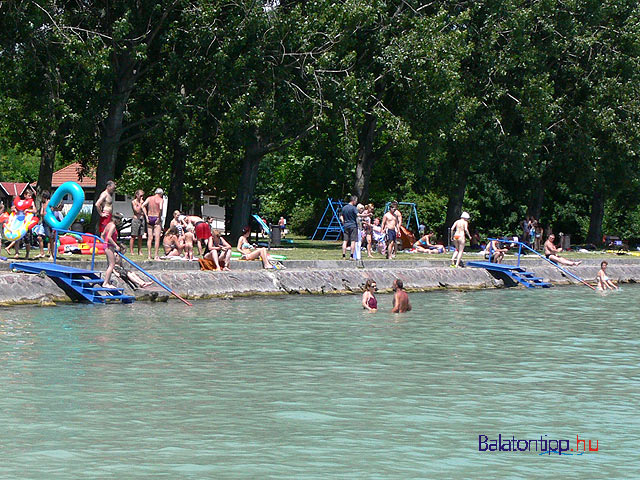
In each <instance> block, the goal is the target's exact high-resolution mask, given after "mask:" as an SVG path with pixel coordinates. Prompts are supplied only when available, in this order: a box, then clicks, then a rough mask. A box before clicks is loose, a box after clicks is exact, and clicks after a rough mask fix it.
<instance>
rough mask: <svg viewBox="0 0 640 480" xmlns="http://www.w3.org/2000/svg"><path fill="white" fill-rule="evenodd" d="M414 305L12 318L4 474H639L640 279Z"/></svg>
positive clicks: (4, 373) (20, 312) (142, 307)
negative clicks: (555, 448) (525, 447)
mask: <svg viewBox="0 0 640 480" xmlns="http://www.w3.org/2000/svg"><path fill="white" fill-rule="evenodd" d="M411 300H412V303H413V306H414V310H413V312H411V313H408V314H405V315H392V314H389V313H387V311H388V310H389V309H390V301H391V299H390V297H389V296H380V297H379V303H380V306H381V308H382V309H383V310H385V311H384V312H380V313H378V314H375V315H372V314H366V313H364V312H363V311H362V309H361V307H360V306H359V297H355V296H345V297H338V296H325V297H310V296H309V297H307V296H287V297H277V298H252V299H234V300H213V301H202V302H197V303H196V305H195V306H194V307H193V308H188V307H186V306H183V305H182V304H180V303H177V302H175V303H169V304H145V303H138V304H134V305H130V306H119V305H118V306H115V305H114V306H98V307H94V306H84V305H70V306H61V307H54V308H13V309H3V310H0V385H1V386H2V398H1V399H0V431H2V440H0V453H1V454H2V461H1V462H0V477H1V478H47V479H49V478H140V477H148V478H172V479H175V478H194V479H196V478H300V479H312V478H313V479H316V478H317V479H320V478H384V479H387V478H397V479H408V478H523V479H528V478H549V477H551V476H553V475H557V476H563V477H564V476H572V477H573V476H575V477H578V476H579V477H581V478H637V475H638V472H639V471H640V460H639V458H640V455H638V449H637V448H636V447H637V446H638V445H639V443H638V442H639V441H640V415H639V413H638V412H639V411H640V408H639V407H640V390H639V388H638V387H639V382H640V353H639V346H640V341H639V340H638V336H639V333H640V327H639V326H638V317H639V313H640V301H639V300H640V288H634V287H625V288H624V290H623V291H621V292H616V293H614V294H610V295H606V296H603V295H601V294H596V293H593V292H591V291H589V290H587V289H586V288H553V289H550V290H540V291H525V290H516V289H510V290H491V291H474V292H436V293H425V294H412V295H411ZM481 434H484V435H488V436H489V437H490V438H491V439H494V438H496V437H497V436H498V434H503V435H508V436H509V437H511V436H512V435H515V436H516V437H517V438H520V439H532V438H540V436H541V435H548V437H547V438H551V439H571V440H572V442H573V441H574V440H575V437H576V434H578V435H580V438H586V439H587V440H588V439H591V440H592V445H593V446H595V440H598V442H599V443H598V449H599V450H598V452H593V453H588V454H585V455H581V456H575V455H574V456H558V455H553V456H548V455H542V456H540V455H537V454H536V453H532V452H526V453H512V452H499V453H498V452H493V453H489V452H479V451H478V435H481ZM571 447H573V443H572V445H571Z"/></svg>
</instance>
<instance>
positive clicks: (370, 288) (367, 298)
mask: <svg viewBox="0 0 640 480" xmlns="http://www.w3.org/2000/svg"><path fill="white" fill-rule="evenodd" d="M376 290H377V285H376V282H375V281H374V280H371V279H370V278H367V283H365V284H364V293H363V294H362V308H364V309H365V310H368V311H369V312H372V313H375V312H377V311H378V300H376V296H375V292H376Z"/></svg>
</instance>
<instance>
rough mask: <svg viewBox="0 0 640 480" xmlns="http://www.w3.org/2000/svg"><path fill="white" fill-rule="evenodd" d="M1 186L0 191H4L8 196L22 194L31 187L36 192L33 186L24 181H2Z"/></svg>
mask: <svg viewBox="0 0 640 480" xmlns="http://www.w3.org/2000/svg"><path fill="white" fill-rule="evenodd" d="M0 188H2V192H0V193H3V194H4V196H6V197H15V196H20V195H22V194H23V193H24V191H25V190H26V189H27V188H31V190H33V191H34V192H35V190H34V189H33V187H32V186H30V185H29V184H28V183H22V182H0Z"/></svg>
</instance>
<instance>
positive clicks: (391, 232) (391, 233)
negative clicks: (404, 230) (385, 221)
mask: <svg viewBox="0 0 640 480" xmlns="http://www.w3.org/2000/svg"><path fill="white" fill-rule="evenodd" d="M387 241H388V242H395V241H396V231H395V230H387Z"/></svg>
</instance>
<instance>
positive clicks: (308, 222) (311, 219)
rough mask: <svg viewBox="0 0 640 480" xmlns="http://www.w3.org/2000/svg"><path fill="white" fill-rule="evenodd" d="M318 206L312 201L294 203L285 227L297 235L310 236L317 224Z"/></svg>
mask: <svg viewBox="0 0 640 480" xmlns="http://www.w3.org/2000/svg"><path fill="white" fill-rule="evenodd" d="M318 211H319V208H318V207H317V205H315V204H314V203H313V202H303V203H300V204H298V205H296V206H295V207H294V208H293V210H291V214H290V216H289V221H288V222H287V227H288V228H289V229H290V230H291V231H292V232H295V233H296V234H298V235H305V236H310V235H312V234H313V232H314V231H315V229H316V227H317V226H318V221H319V218H320V216H319V215H318Z"/></svg>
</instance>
